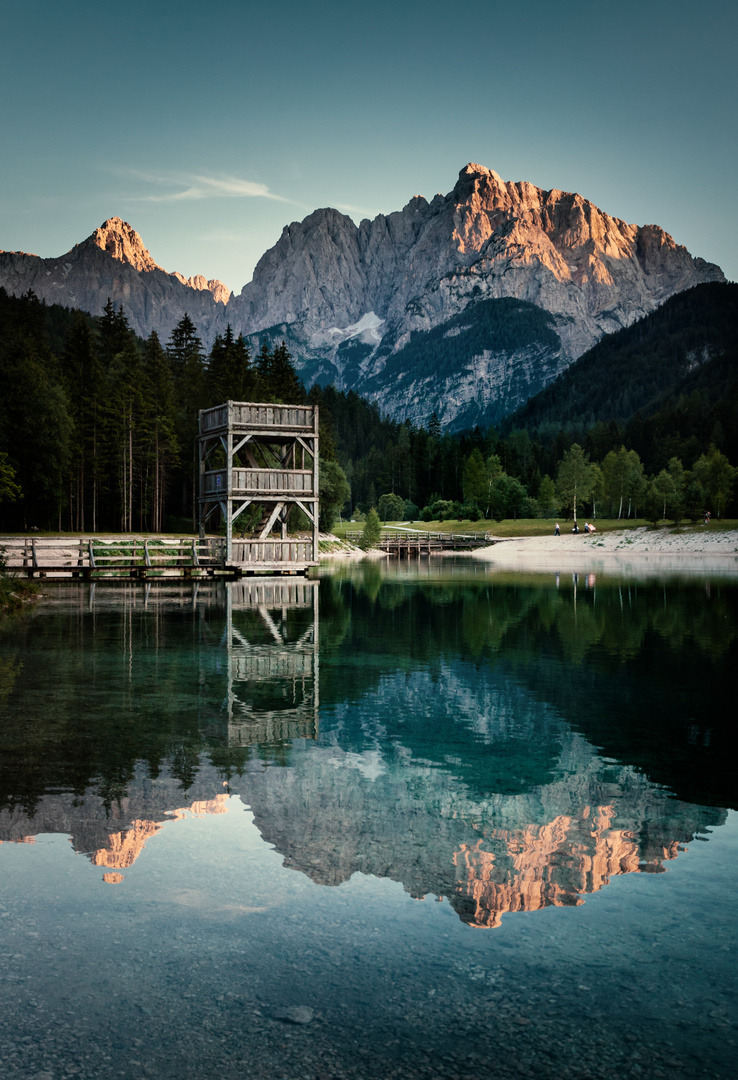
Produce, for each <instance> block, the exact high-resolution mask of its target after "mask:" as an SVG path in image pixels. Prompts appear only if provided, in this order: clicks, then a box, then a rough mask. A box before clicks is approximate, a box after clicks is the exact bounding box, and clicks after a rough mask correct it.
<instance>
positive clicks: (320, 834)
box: [244, 663, 725, 926]
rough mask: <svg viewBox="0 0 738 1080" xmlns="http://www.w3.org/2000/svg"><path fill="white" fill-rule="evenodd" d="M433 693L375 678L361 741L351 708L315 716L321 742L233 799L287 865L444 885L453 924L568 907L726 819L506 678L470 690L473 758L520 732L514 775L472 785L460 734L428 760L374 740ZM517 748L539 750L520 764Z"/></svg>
mask: <svg viewBox="0 0 738 1080" xmlns="http://www.w3.org/2000/svg"><path fill="white" fill-rule="evenodd" d="M442 681H443V689H444V694H449V695H450V698H449V699H450V700H451V701H460V700H461V701H463V700H466V701H467V703H469V700H470V698H472V697H473V696H474V692H475V690H474V688H475V686H476V685H478V683H477V674H476V672H475V671H474V669H473V666H472V665H464V664H463V663H460V664H458V665H456V666H455V667H453V668H446V669H444V671H443V672H442ZM438 691H439V686H438V682H437V681H436V680H435V679H431V677H430V676H429V674H428V673H422V672H421V673H417V674H416V675H414V676H409V677H407V676H397V677H395V678H394V679H387V680H386V681H385V682H384V683H383V685H382V686H381V687H380V688H379V689H378V691H377V694H376V698H375V700H374V703H373V706H374V709H375V715H376V717H377V718H376V721H375V725H374V727H373V726H372V723H371V722H370V721H369V719H368V718H366V717H365V718H364V723H363V737H362V739H361V741H360V742H359V741H355V740H347V739H346V738H345V731H346V730H347V729H351V728H352V727H353V725H354V721H355V712H356V709H355V706H341V707H338V708H337V709H336V713H335V716H334V717H331V718H330V719H327V718H325V714H324V723H325V724H326V725H327V727H329V728H330V729H331V730H332V731H333V732H334V733H335V737H334V740H333V742H332V745H325V744H322V745H320V746H318V747H311V748H310V750H309V752H308V751H305V752H304V753H300V754H299V755H295V756H293V760H292V761H291V763H290V764H289V765H288V766H287V767H285V768H283V769H279V770H274V769H265V768H259V767H251V768H249V770H248V775H247V778H246V784H247V788H246V791H245V792H244V797H245V798H247V800H248V802H249V804H250V806H251V808H252V810H253V812H254V815H255V818H256V822H257V824H258V826H259V828H260V829H261V831H262V834H263V835H264V836H265V838H266V839H268V840H269V841H270V842H271V843H273V844H274V845H275V847H276V848H277V850H279V851H280V852H281V853H282V854H283V855H284V857H285V862H286V864H287V865H290V866H292V867H294V868H295V869H299V870H301V871H303V872H304V873H306V874H308V875H309V876H310V877H311V878H312V879H313V880H315V881H317V882H320V883H322V884H327V885H336V884H340V882H341V881H345V880H347V879H348V878H349V877H350V876H351V875H352V874H353V873H355V872H357V871H358V872H361V873H367V874H374V875H376V876H379V877H390V878H392V879H394V880H397V881H400V882H402V884H403V885H404V887H405V889H406V890H407V891H408V892H410V893H411V894H412V895H414V896H423V895H425V894H428V893H432V894H434V895H437V896H445V897H447V898H448V899H449V901H450V902H451V904H452V905H453V906H454V908H455V909H456V910H457V912H458V913H459V915H460V917H461V918H462V919H463V920H464V921H467V922H469V923H471V924H473V925H482V926H495V925H498V924H499V920H500V918H501V916H502V914H504V913H505V912H508V911H520V910H525V911H531V910H536V909H538V908H541V907H545V906H548V905H551V904H553V905H559V906H570V905H572V904H577V903H580V902H581V899H580V898H581V896H582V895H584V894H586V893H591V892H595V891H597V890H598V889H600V888H602V887H603V886H604V885H606V884H607V882H608V881H609V879H610V878H611V877H612V876H613V875H617V874H623V873H630V872H634V871H635V872H658V871H660V870H662V869H663V868H664V863H665V862H667V861H668V860H670V859H673V858H674V857H675V856H676V854H677V851H678V850H679V847H680V845H681V844H683V843H685V842H687V841H689V840H690V839H691V838H692V837H693V835H694V834H696V833H698V832H703V831H705V829H707V828H709V827H712V826H715V825H719V824H721V823H722V822H723V821H724V820H725V812H724V811H723V810H718V809H716V808H714V809H713V808H708V807H704V806H695V805H692V804H688V803H684V802H681V801H679V800H676V799H674V798H672V797H671V796H670V795H669V793H668V792H666V791H664V790H663V789H661V788H658V787H655V786H654V785H653V784H652V783H651V782H650V781H649V780H648V779H647V778H646V777H645V776H644V775H643V774H642V773H640V772H639V771H637V770H636V769H634V768H633V767H631V766H625V765H618V764H616V763H614V762H612V761H607V760H605V759H603V758H602V757H600V756H599V755H598V754H597V753H596V751H595V750H594V749H593V747H592V746H591V745H590V744H589V743H587V742H586V740H585V739H583V738H582V736H581V735H579V734H577V733H576V732H573V731H572V730H571V729H570V727H569V726H568V725H567V724H566V723H565V722H563V721H562V720H561V719H560V718H557V717H556V715H555V714H554V712H553V710H551V709H550V708H548V707H546V706H545V705H543V706H542V705H541V704H540V702H539V701H538V700H537V699H536V697H535V696H534V695H532V694H530V693H526V692H525V691H522V692H521V690H520V687H519V686H518V685H517V684H516V683H515V681H514V680H512V679H506V678H500V679H498V680H496V683H495V685H493V686H489V685H486V686H485V693H484V696H483V700H480V699H479V698H477V699H476V701H477V705H478V707H479V718H480V722H479V723H478V727H477V730H478V732H479V735H480V738H479V742H478V744H477V752H476V756H477V758H481V759H484V758H485V756H486V751H487V749H488V748H493V747H495V748H496V749H497V751H498V752H499V753H500V755H501V754H502V751H501V750H500V748H499V746H496V744H498V742H501V743H508V745H509V744H510V743H511V742H512V743H513V744H514V743H517V744H518V745H517V747H515V749H514V753H513V755H512V759H511V760H512V762H513V768H514V769H518V770H520V771H519V773H518V775H517V780H518V783H517V784H512V783H511V784H509V785H508V788H510V790H507V791H497V790H495V789H494V787H493V786H492V785H488V790H487V793H486V794H483V793H482V792H481V786H480V784H479V783H478V774H479V772H480V771H481V767H480V766H479V765H478V764H477V765H476V766H472V764H471V763H470V762H469V760H468V759H467V758H466V757H465V756H464V755H463V753H462V754H459V749H460V747H459V744H458V743H454V742H453V741H451V740H449V741H446V742H444V743H443V747H444V749H445V755H444V757H445V760H444V762H443V763H441V762H440V760H439V759H440V756H441V755H440V754H439V753H438V752H436V754H435V755H434V757H433V758H432V759H431V758H427V757H425V756H424V754H423V753H422V750H420V748H419V746H418V745H417V744H415V743H413V744H412V746H411V745H410V744H409V743H405V742H403V741H401V740H400V739H399V738H397V739H392V740H387V738H386V734H385V732H384V730H383V728H384V718H385V717H386V716H387V715H388V714H389V712H390V711H395V712H398V713H403V712H404V713H405V714H406V715H407V714H408V712H410V711H412V710H413V709H417V706H418V704H419V703H425V702H432V701H433V700H434V699H435V698H437V694H438ZM485 720H486V722H485ZM511 728H512V730H511ZM525 745H528V746H529V747H531V748H532V747H534V746H537V750H536V752H535V753H534V754H532V755H531V758H530V759H529V764H526V757H525V753H524V750H523V747H524V746H525ZM546 755H547V756H548V763H547V767H546V768H545V769H544V770H542V769H541V761H542V759H543V758H544V757H545V756H546ZM493 768H494V770H495V771H496V769H497V765H496V764H495V765H494V766H493ZM468 778H470V779H471V783H468V782H466V781H467V779H468ZM513 789H515V790H513Z"/></svg>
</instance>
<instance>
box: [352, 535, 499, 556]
mask: <svg viewBox="0 0 738 1080" xmlns="http://www.w3.org/2000/svg"><path fill="white" fill-rule="evenodd" d="M346 539H347V540H348V541H350V542H351V543H354V544H356V543H358V542H359V540H360V539H361V533H359V532H357V533H349V532H347V533H346ZM494 542H495V541H494V540H493V539H492V537H489V536H487V534H486V533H435V532H383V533H382V536H381V538H380V539H379V540H378V541H377V543H376V545H375V547H377V548H379V549H380V550H381V551H386V552H387V554H388V555H395V556H397V557H398V558H413V557H415V558H418V557H419V556H421V555H439V554H440V553H441V552H443V551H473V550H475V549H476V548H480V547H489V546H490V544H493V543H494Z"/></svg>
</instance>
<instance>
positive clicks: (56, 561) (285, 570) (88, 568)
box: [0, 536, 313, 581]
mask: <svg viewBox="0 0 738 1080" xmlns="http://www.w3.org/2000/svg"><path fill="white" fill-rule="evenodd" d="M274 549H276V551H275V550H274ZM272 553H273V554H272ZM226 554H227V552H226V542H225V537H222V536H215V537H206V538H203V539H201V538H199V537H194V536H193V537H170V538H167V537H158V536H157V537H114V538H111V537H108V538H105V537H99V536H94V537H64V536H43V537H33V536H29V537H16V536H6V537H0V558H2V559H3V560H4V562H5V566H6V568H7V569H8V571H9V572H10V573H12V574H18V575H19V576H25V577H27V578H44V579H47V580H49V581H51V580H55V579H64V578H81V579H82V580H83V581H99V580H101V579H110V580H113V579H116V578H117V579H122V578H125V579H131V578H133V579H138V580H149V579H154V578H184V579H186V580H190V579H199V578H224V579H238V578H243V577H248V578H250V577H253V576H257V575H263V574H279V575H283V576H284V575H294V574H304V573H305V570H306V568H307V565H310V566H312V565H313V563H312V561H308V555H311V554H312V548H311V547H309V546H308V544H307V542H306V541H304V540H297V539H288V540H286V541H275V542H270V543H268V544H260V545H254V544H250V543H249V542H248V541H238V542H236V543H235V544H234V548H233V554H234V555H235V559H234V558H232V559H231V561H230V562H229V561H228V560H227V558H226ZM269 556H271V559H270V558H269ZM236 560H238V561H236Z"/></svg>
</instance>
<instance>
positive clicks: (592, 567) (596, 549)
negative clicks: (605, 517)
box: [473, 526, 738, 577]
mask: <svg viewBox="0 0 738 1080" xmlns="http://www.w3.org/2000/svg"><path fill="white" fill-rule="evenodd" d="M473 558H475V559H482V560H484V561H485V562H490V563H493V564H494V565H496V566H499V567H500V568H503V567H504V568H505V569H510V570H546V571H549V570H550V571H556V570H571V571H578V572H580V573H596V572H598V571H601V572H609V573H619V574H620V573H625V574H629V573H632V574H638V575H643V574H646V575H649V574H665V573H688V574H725V575H727V576H735V577H738V530H735V529H722V530H720V529H716V528H715V527H714V526H709V527H708V528H706V529H705V530H704V531H699V530H678V529H676V528H674V529H663V530H661V529H659V530H654V529H649V528H645V527H643V528H638V529H625V530H623V531H622V532H610V533H594V534H593V535H592V534H586V533H579V535H578V536H574V535H573V534H572V533H570V532H563V533H562V534H561V536H526V537H520V538H519V539H510V540H507V539H505V540H500V541H499V542H498V543H495V544H494V545H492V546H491V547H488V548H480V549H479V550H478V551H476V552H474V554H473Z"/></svg>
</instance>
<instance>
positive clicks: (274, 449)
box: [198, 401, 318, 573]
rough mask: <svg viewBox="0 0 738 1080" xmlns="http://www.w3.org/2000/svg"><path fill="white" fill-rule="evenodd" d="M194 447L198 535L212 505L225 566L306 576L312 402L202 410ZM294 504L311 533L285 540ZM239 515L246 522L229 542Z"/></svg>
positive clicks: (313, 487)
mask: <svg viewBox="0 0 738 1080" xmlns="http://www.w3.org/2000/svg"><path fill="white" fill-rule="evenodd" d="M198 446H199V460H200V498H199V509H200V514H199V517H200V534H201V536H202V535H204V532H205V525H206V522H207V521H208V519H209V518H210V516H211V514H213V513H214V511H215V510H218V509H219V510H220V512H221V515H222V519H223V521H224V522H225V528H226V566H229V567H230V566H233V567H237V568H238V569H240V570H241V571H242V572H244V573H254V572H256V571H266V572H269V573H280V572H281V573H305V572H306V571H307V568H308V567H309V566H316V565H317V561H318V409H317V407H315V406H313V405H259V404H252V403H249V402H240V401H228V402H226V404H225V405H218V406H217V407H216V408H214V409H202V410H201V411H200V434H199V438H198ZM294 507H298V508H299V509H300V510H302V512H303V513H304V514H305V516H306V518H307V519H308V522H309V523H310V532H311V535H310V537H306V536H305V534H303V535H302V536H301V537H293V538H290V537H288V535H287V521H288V518H289V515H290V511H291V510H292V509H293V508H294ZM242 514H243V515H245V516H244V517H243V518H242V519H241V521H242V523H244V522H245V526H244V527H243V528H242V532H241V536H240V537H239V538H237V539H234V537H233V525H234V522H235V521H236V520H237V519H238V518H239V517H241V515H242ZM275 532H276V535H274V533H275ZM247 533H248V535H247Z"/></svg>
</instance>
